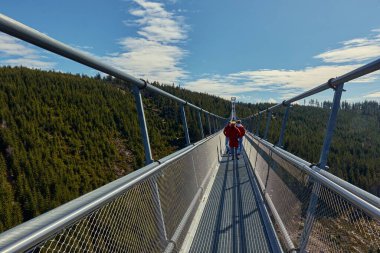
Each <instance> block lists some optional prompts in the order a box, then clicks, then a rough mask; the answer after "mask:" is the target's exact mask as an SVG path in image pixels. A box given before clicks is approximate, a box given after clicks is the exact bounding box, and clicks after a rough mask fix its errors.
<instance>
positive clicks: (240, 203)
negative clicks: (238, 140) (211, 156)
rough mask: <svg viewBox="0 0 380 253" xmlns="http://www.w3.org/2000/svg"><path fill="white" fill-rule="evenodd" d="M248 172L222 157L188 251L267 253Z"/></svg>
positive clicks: (241, 160)
mask: <svg viewBox="0 0 380 253" xmlns="http://www.w3.org/2000/svg"><path fill="white" fill-rule="evenodd" d="M248 173H249V171H248V168H247V166H246V165H245V163H244V159H243V158H241V159H240V160H238V162H237V163H235V162H234V161H233V160H231V157H229V158H228V157H227V156H224V157H223V160H222V162H221V165H220V167H219V171H218V173H217V175H216V178H215V181H214V185H213V187H212V189H211V192H210V195H209V198H208V200H207V203H206V207H205V210H204V212H203V214H202V218H201V221H200V223H199V226H198V229H197V232H196V234H195V237H194V240H193V243H192V246H191V248H190V252H270V245H269V241H268V239H267V236H266V232H265V228H264V224H263V222H262V219H261V215H260V212H259V209H258V206H257V204H256V199H255V195H254V190H253V188H252V187H253V185H252V182H251V180H250V177H249V174H248Z"/></svg>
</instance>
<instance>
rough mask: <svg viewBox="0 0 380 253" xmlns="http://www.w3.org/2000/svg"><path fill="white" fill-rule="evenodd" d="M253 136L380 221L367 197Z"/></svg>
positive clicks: (379, 211)
mask: <svg viewBox="0 0 380 253" xmlns="http://www.w3.org/2000/svg"><path fill="white" fill-rule="evenodd" d="M248 136H250V137H251V138H254V139H256V140H257V141H259V142H260V143H262V144H263V145H265V146H266V148H268V149H269V150H271V151H272V152H273V153H275V154H277V155H279V156H280V157H282V158H283V159H285V160H287V161H288V162H290V163H292V164H294V165H295V166H296V167H297V168H299V169H301V170H302V171H303V172H305V173H306V174H308V175H309V176H311V177H312V178H313V179H314V180H315V181H316V182H318V183H320V184H322V185H324V186H325V187H327V188H328V189H330V190H332V191H333V192H335V193H336V194H338V195H339V196H341V197H343V198H345V199H346V200H347V201H349V202H350V203H351V204H353V205H355V206H357V207H359V208H361V209H362V210H364V211H365V212H366V213H368V214H370V215H371V216H372V218H374V219H376V220H378V221H380V209H379V208H378V207H377V206H375V205H374V204H372V203H370V202H368V201H367V200H365V199H362V198H361V197H359V196H358V195H356V194H354V193H353V192H351V191H349V190H347V189H346V188H344V187H343V186H341V185H339V184H337V183H335V182H334V181H332V180H330V179H329V178H327V177H325V176H323V175H322V174H320V173H318V172H317V170H318V169H319V168H318V167H317V166H312V168H310V167H309V166H307V165H306V164H304V163H303V162H301V161H299V159H295V158H294V157H292V156H289V155H287V154H286V153H284V152H280V151H279V150H278V149H276V148H275V146H274V145H273V144H271V143H270V142H267V141H264V140H262V139H260V138H258V137H257V136H255V135H248Z"/></svg>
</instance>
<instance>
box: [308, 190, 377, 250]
mask: <svg viewBox="0 0 380 253" xmlns="http://www.w3.org/2000/svg"><path fill="white" fill-rule="evenodd" d="M314 217H315V220H314V226H313V229H312V232H311V234H310V238H309V243H308V246H307V250H308V251H309V252H380V222H379V221H378V220H375V219H373V218H372V217H371V216H370V215H369V214H367V213H365V212H364V211H362V210H361V209H360V208H358V207H356V206H354V205H353V204H351V203H350V202H348V201H347V200H345V199H344V198H343V197H341V196H339V195H338V194H336V193H335V192H333V191H332V190H330V189H328V188H326V187H324V186H321V187H320V190H319V198H318V204H317V206H316V208H315V213H314Z"/></svg>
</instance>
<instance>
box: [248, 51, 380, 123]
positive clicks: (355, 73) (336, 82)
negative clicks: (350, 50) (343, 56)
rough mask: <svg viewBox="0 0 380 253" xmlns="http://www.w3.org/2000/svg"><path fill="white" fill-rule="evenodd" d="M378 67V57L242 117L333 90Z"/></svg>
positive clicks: (265, 111)
mask: <svg viewBox="0 0 380 253" xmlns="http://www.w3.org/2000/svg"><path fill="white" fill-rule="evenodd" d="M379 69H380V58H379V59H377V60H375V61H372V62H370V63H368V64H366V65H364V66H361V67H359V68H357V69H354V70H352V71H350V72H348V73H346V74H344V75H341V76H338V77H335V78H331V79H329V80H328V81H327V82H325V83H323V84H321V85H319V86H317V87H315V88H312V89H310V90H308V91H305V92H303V93H301V94H299V95H297V96H294V97H292V98H289V99H287V100H284V101H282V102H281V103H278V104H276V105H273V106H271V107H268V108H267V109H265V110H262V111H259V112H257V113H254V114H252V115H250V116H248V117H246V118H244V119H248V118H252V117H255V116H257V115H259V114H263V113H267V112H268V111H273V110H274V109H276V108H280V107H283V106H289V105H291V104H292V103H294V102H296V101H299V100H301V99H303V98H306V97H309V96H312V95H315V94H317V93H320V92H322V91H325V90H327V89H330V88H332V89H334V90H335V89H336V88H337V87H338V86H340V85H342V84H344V83H347V82H349V81H352V80H354V79H357V78H359V77H362V76H364V75H367V74H370V73H372V72H375V71H377V70H379Z"/></svg>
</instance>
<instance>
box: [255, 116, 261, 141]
mask: <svg viewBox="0 0 380 253" xmlns="http://www.w3.org/2000/svg"><path fill="white" fill-rule="evenodd" d="M260 119H261V114H260V113H258V114H257V127H256V135H257V137H260V135H259V134H260Z"/></svg>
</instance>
